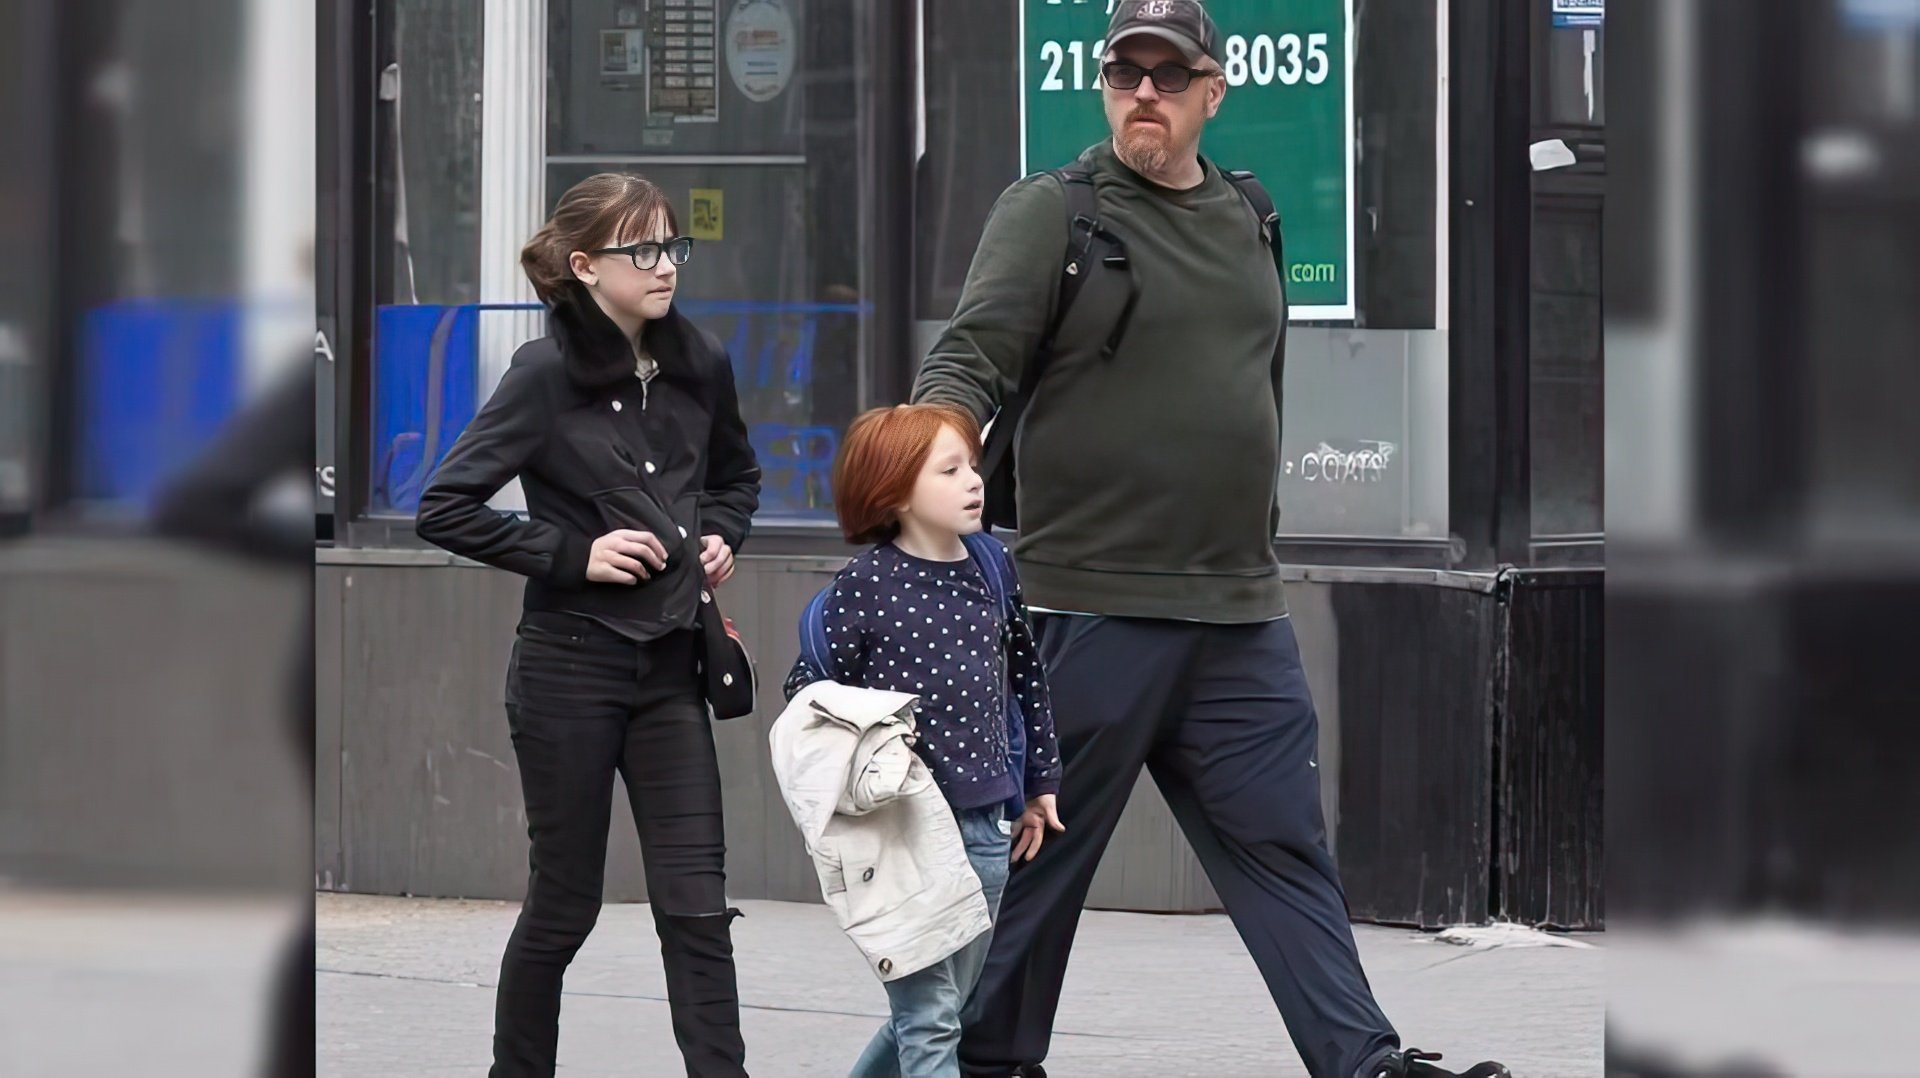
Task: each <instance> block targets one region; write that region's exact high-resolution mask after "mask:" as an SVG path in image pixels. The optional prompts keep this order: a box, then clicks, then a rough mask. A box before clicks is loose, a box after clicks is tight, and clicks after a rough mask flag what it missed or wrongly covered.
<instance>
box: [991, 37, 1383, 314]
mask: <svg viewBox="0 0 1920 1078" xmlns="http://www.w3.org/2000/svg"><path fill="white" fill-rule="evenodd" d="M1352 4H1353V0H1209V2H1208V3H1207V10H1208V11H1209V12H1210V13H1212V15H1213V20H1214V22H1215V23H1216V24H1218V25H1219V27H1220V36H1221V38H1222V40H1223V41H1224V43H1225V53H1226V61H1225V64H1224V65H1223V66H1224V67H1225V68H1226V77H1227V97H1226V100H1225V101H1224V102H1223V103H1222V104H1221V106H1220V113H1219V115H1217V116H1215V117H1214V118H1213V119H1212V120H1211V121H1209V122H1208V124H1207V131H1206V134H1205V135H1204V136H1203V137H1202V138H1201V141H1200V152H1201V153H1203V154H1205V155H1206V156H1207V158H1208V159H1209V160H1211V161H1213V162H1214V163H1215V164H1217V165H1219V166H1220V167H1221V168H1228V169H1241V168H1243V169H1251V170H1253V172H1254V173H1255V174H1256V175H1258V176H1259V177H1260V182H1261V183H1262V184H1263V185H1264V186H1265V187H1266V189H1267V190H1268V192H1270V193H1271V194H1272V195H1273V201H1274V203H1275V205H1276V206H1277V207H1278V209H1279V210H1280V219H1281V221H1282V223H1283V224H1284V225H1285V228H1286V255H1287V299H1288V301H1289V302H1290V303H1291V305H1292V316H1293V317H1294V318H1296V319H1350V318H1352V317H1353V316H1354V311H1353V273H1352V267H1353V149H1352V148H1353V51H1352V41H1353V32H1352V27H1353V11H1352ZM1112 5H1113V0H1020V161H1021V168H1022V170H1023V171H1024V172H1037V171H1039V170H1041V169H1048V168H1057V167H1059V166H1061V165H1065V164H1067V163H1068V162H1070V161H1072V160H1073V159H1074V158H1075V157H1077V156H1078V155H1079V153H1080V151H1081V150H1084V149H1086V148H1087V147H1088V146H1091V145H1093V144H1094V143H1096V142H1098V141H1100V140H1101V139H1104V138H1107V137H1109V132H1108V130H1107V120H1106V113H1105V111H1104V110H1103V109H1102V108H1101V104H1100V62H1101V58H1102V57H1103V56H1104V55H1105V51H1106V43H1105V41H1104V40H1103V38H1104V35H1105V34H1106V30H1107V22H1108V19H1109V17H1110V9H1111V7H1112ZM1199 85H1200V84H1199V83H1195V84H1194V89H1193V90H1191V91H1189V92H1194V93H1197V92H1199Z"/></svg>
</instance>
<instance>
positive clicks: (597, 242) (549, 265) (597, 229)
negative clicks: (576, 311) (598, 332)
mask: <svg viewBox="0 0 1920 1078" xmlns="http://www.w3.org/2000/svg"><path fill="white" fill-rule="evenodd" d="M663 212H664V213H665V214H666V215H667V232H668V233H669V234H677V233H678V232H679V231H680V223H679V220H678V219H677V218H676V217H675V216H674V213H673V204H672V203H670V202H668V201H667V195H666V192H665V191H662V190H660V188H659V186H658V185H657V184H655V183H653V181H651V180H648V179H645V178H643V177H640V176H636V175H633V174H632V173H626V172H601V173H597V174H595V175H592V176H588V177H587V178H586V179H584V180H581V181H580V182H579V183H576V184H574V185H573V186H572V187H570V188H568V189H567V193H566V194H564V195H561V196H560V202H559V204H558V205H556V206H555V207H554V209H553V216H551V217H549V218H548V219H547V223H546V224H544V225H541V226H540V230H539V231H537V232H535V233H534V234H533V236H532V237H531V238H530V239H528V240H527V244H526V246H525V247H522V248H521V249H520V268H521V269H522V270H524V271H526V274H527V280H528V281H530V282H532V284H533V291H534V293H535V294H537V295H538V296H539V297H540V299H541V300H542V301H543V302H545V303H548V304H553V303H557V302H558V301H559V300H560V298H561V297H562V296H564V295H565V294H566V289H567V286H568V285H570V284H572V283H573V282H574V280H575V277H574V275H573V266H572V265H571V264H570V260H571V259H572V257H573V252H575V251H591V250H594V249H595V248H599V247H611V246H615V245H617V244H619V243H620V242H621V241H623V240H631V239H635V238H638V237H637V236H636V235H635V234H636V233H638V231H639V230H640V229H643V228H646V227H648V225H649V224H650V223H651V222H652V221H653V219H654V216H655V215H656V214H659V213H663Z"/></svg>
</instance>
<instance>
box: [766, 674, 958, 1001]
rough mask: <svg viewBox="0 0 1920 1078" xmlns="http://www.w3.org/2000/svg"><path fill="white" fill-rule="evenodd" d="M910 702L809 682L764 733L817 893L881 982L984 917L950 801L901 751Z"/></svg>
mask: <svg viewBox="0 0 1920 1078" xmlns="http://www.w3.org/2000/svg"><path fill="white" fill-rule="evenodd" d="M914 702H915V697H914V696H912V695H911V694H907V693H897V692H882V691H880V690H877V689H862V688H856V687H853V686H848V685H841V684H839V683H838V682H833V681H817V682H814V683H813V684H811V685H809V686H807V687H806V688H805V689H802V690H801V691H800V692H799V693H798V694H797V695H795V696H794V698H793V701H792V702H791V703H789V704H788V705H787V708H786V710H785V711H782V712H781V713H780V717H779V718H778V719H776V720H774V723H773V729H772V730H771V731H770V732H769V734H768V741H769V743H770V745H771V747H772V750H773V773H774V777H775V778H776V779H777V780H778V782H779V784H780V794H781V797H782V798H784V799H785V800H786V803H787V810H788V811H789V812H790V813H792V815H793V822H794V824H795V825H796V826H798V827H799V828H800V835H801V837H802V838H803V839H804V840H805V841H806V845H807V853H808V855H809V856H811V857H812V858H813V866H814V870H815V871H816V872H818V873H819V875H820V892H821V895H822V896H823V897H824V898H825V899H826V902H827V905H828V907H830V908H831V909H832V910H833V912H834V916H835V917H836V918H838V919H839V922H840V927H841V928H843V929H845V930H846V933H847V935H848V936H849V937H850V938H851V939H852V940H853V942H854V945H855V946H857V947H859V948H860V951H861V953H862V954H864V955H865V956H866V959H867V964H868V966H869V967H871V968H872V969H873V971H874V973H875V975H876V976H878V977H879V978H880V979H881V980H883V981H891V980H895V979H897V978H900V977H904V976H906V975H907V974H909V973H916V972H918V971H920V970H923V969H925V968H927V967H928V966H931V965H933V964H934V963H935V962H938V961H940V960H942V959H944V958H946V957H947V956H949V955H951V954H953V953H954V952H955V951H958V950H959V949H960V948H961V947H963V946H965V945H966V944H967V943H969V942H970V941H972V940H973V939H974V938H975V937H977V936H979V935H980V934H981V933H982V932H985V931H986V930H987V929H988V928H989V927H991V924H992V921H991V918H990V917H989V915H988V913H987V902H986V898H985V897H984V896H983V895H982V894H981V891H980V878H979V877H978V876H977V875H975V874H974V871H973V866H972V865H971V864H970V863H968V861H967V850H966V845H965V843H964V842H963V841H962V840H961V837H960V826H959V824H957V823H956V822H955V821H954V818H953V809H952V808H950V807H949V806H948V805H947V800H946V798H945V797H944V796H942V794H941V793H940V790H939V787H937V786H936V785H934V781H933V776H932V775H931V774H930V773H929V772H928V771H927V765H926V764H925V763H924V762H923V761H922V760H921V759H920V757H919V756H918V755H917V754H916V753H915V752H914V751H913V737H914V720H913V705H914Z"/></svg>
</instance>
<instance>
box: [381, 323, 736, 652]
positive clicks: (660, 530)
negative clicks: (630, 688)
mask: <svg viewBox="0 0 1920 1078" xmlns="http://www.w3.org/2000/svg"><path fill="white" fill-rule="evenodd" d="M548 325H549V333H548V336H545V337H542V338H540V339H538V340H534V341H529V342H527V343H526V344H524V345H522V346H521V347H520V350H519V351H518V352H516V353H514V356H513V363H512V365H511V366H510V367H508V369H507V373H506V374H505V376H503V377H502V378H501V380H500V386H499V388H497V389H495V390H494V392H493V396H492V397H490V398H489V399H488V400H487V403H486V404H485V406H483V407H482V408H481V409H480V411H479V414H477V415H475V416H474V417H473V422H472V423H471V424H469V425H468V426H467V429H466V431H465V432H464V433H462V434H461V435H460V438H459V440H458V441H456V442H455V443H454V444H453V448H452V449H451V450H449V451H448V452H447V457H446V459H445V460H444V461H442V462H441V464H440V467H439V470H438V471H437V472H436V473H435V474H434V477H433V480H432V481H431V482H430V483H428V485H427V489H426V490H425V492H423V493H422V494H421V496H420V512H419V517H418V521H417V524H416V528H417V530H418V531H419V534H420V536H421V538H423V539H426V540H427V541H428V542H431V543H434V544H435V545H437V546H441V547H444V548H446V549H447V550H450V551H452V552H454V553H455V554H460V555H464V556H465V557H469V558H472V559H474V560H475V561H479V562H484V563H486V564H488V565H492V566H495V567H497V568H501V569H506V570H509V571H512V572H515V573H520V574H521V575H523V576H526V577H527V578H528V580H527V590H526V600H525V605H526V609H528V610H543V611H561V612H567V613H575V614H583V615H586V616H588V617H591V618H593V619H595V620H596V621H600V622H603V623H605V624H607V625H609V626H610V627H612V628H614V629H616V630H618V631H620V632H623V633H625V634H626V635H628V636H631V637H634V638H635V639H641V640H645V639H651V638H653V637H656V636H659V635H661V634H663V633H665V632H669V631H671V630H673V629H678V628H688V627H691V626H692V624H693V619H694V613H695V611H696V610H697V608H698V597H699V590H700V576H701V573H700V567H699V557H698V543H699V538H700V536H702V535H719V536H720V537H722V538H723V539H725V540H726V542H727V544H728V545H729V546H731V547H733V549H734V550H736V551H738V550H739V549H740V548H741V547H742V546H743V545H744V544H745V543H746V539H747V531H748V529H749V527H750V526H751V523H752V519H753V511H754V509H755V508H756V507H757V506H758V505H759V503H760V467H759V464H758V463H757V462H756V461H755V459H754V454H753V448H752V446H751V445H749V444H748V441H747V428H746V424H745V423H744V422H742V421H741V419H740V405H739V400H738V397H737V395H736V393H735V391H734V384H733V366H732V364H731V362H730V361H729V360H728V358H727V353H726V350H725V349H724V348H723V347H721V345H720V342H719V340H718V339H716V338H715V337H714V336H713V335H712V334H710V333H707V332H705V331H703V330H700V329H699V328H697V327H695V326H694V325H693V323H691V322H689V321H688V320H687V319H686V318H685V317H684V316H682V315H681V314H680V313H679V311H678V310H674V311H671V312H669V313H668V315H667V316H666V317H665V318H663V319H658V320H656V321H653V322H650V323H648V324H647V327H646V329H645V330H644V331H643V335H642V338H641V339H642V342H643V343H644V344H645V346H646V348H647V352H648V354H650V355H652V356H653V357H654V359H655V361H656V362H658V363H659V365H660V370H659V373H658V374H657V375H656V376H655V377H654V378H653V380H652V382H651V384H643V383H642V382H641V381H640V379H639V378H638V377H636V376H635V374H634V355H633V349H632V347H631V346H630V345H629V344H628V343H627V340H626V339H625V337H624V336H623V335H622V333H621V332H620V329H619V327H618V326H616V325H614V324H613V321H612V320H611V319H609V318H608V317H607V316H606V314H605V313H604V312H603V311H601V310H600V307H599V305H598V304H596V303H595V302H594V301H593V297H591V296H590V295H588V294H587V292H586V290H585V289H584V288H583V287H580V286H578V285H575V286H573V287H572V289H571V290H570V293H569V295H568V296H567V297H566V298H564V299H563V300H562V301H561V302H559V303H557V304H555V305H554V306H553V307H552V309H551V313H550V316H549V320H548ZM515 476H518V477H519V478H520V481H521V487H522V489H523V490H524V491H525V493H526V498H527V515H528V518H529V519H526V520H522V519H519V518H518V517H517V516H514V515H511V514H505V513H500V512H497V511H495V510H493V509H490V508H488V506H487V504H486V503H487V499H488V498H491V497H492V496H493V495H494V493H495V492H496V491H498V490H499V489H500V488H501V487H502V486H504V485H506V483H507V482H508V481H509V480H511V479H513V478H514V477H515ZM617 528H635V529H638V530H642V531H651V532H654V533H655V534H656V535H658V536H659V538H660V541H661V543H662V544H663V545H664V546H665V547H666V548H667V551H668V560H667V569H666V571H665V572H661V573H655V574H654V576H653V579H652V580H646V581H641V582H640V583H639V584H638V585H631V584H596V583H589V582H588V581H587V578H586V574H587V560H588V556H589V554H590V552H591V549H592V546H593V541H594V540H595V539H597V538H599V537H600V536H602V535H605V534H606V533H607V532H610V531H613V530H615V529H617Z"/></svg>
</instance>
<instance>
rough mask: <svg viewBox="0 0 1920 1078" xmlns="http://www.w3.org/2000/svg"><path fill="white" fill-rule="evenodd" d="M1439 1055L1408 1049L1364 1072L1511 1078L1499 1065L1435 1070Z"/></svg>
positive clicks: (1380, 1077)
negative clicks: (1458, 1069) (1456, 1069)
mask: <svg viewBox="0 0 1920 1078" xmlns="http://www.w3.org/2000/svg"><path fill="white" fill-rule="evenodd" d="M1439 1059H1440V1053H1438V1052H1422V1051H1420V1050H1419V1049H1418V1048H1408V1049H1406V1050H1404V1051H1399V1052H1394V1053H1391V1054H1390V1055H1388V1056H1387V1057H1386V1058H1385V1059H1382V1060H1381V1061H1380V1062H1379V1063H1377V1064H1375V1065H1374V1066H1373V1069H1371V1070H1369V1071H1368V1072H1367V1078H1513V1072H1512V1071H1509V1070H1507V1068H1506V1066H1505V1064H1501V1063H1493V1062H1486V1063H1476V1064H1474V1065H1473V1066H1472V1067H1470V1068H1468V1069H1466V1070H1463V1071H1450V1070H1447V1069H1445V1068H1443V1067H1439V1066H1436V1065H1435V1063H1436V1061H1438V1060H1439Z"/></svg>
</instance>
